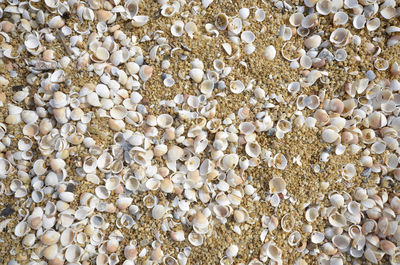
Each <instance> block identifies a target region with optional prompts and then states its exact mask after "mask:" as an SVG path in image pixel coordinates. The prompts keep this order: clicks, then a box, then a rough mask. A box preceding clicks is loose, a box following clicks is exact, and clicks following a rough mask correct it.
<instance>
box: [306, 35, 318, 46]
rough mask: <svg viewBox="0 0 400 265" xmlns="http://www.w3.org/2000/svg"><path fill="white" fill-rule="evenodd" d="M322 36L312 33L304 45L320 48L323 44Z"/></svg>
mask: <svg viewBox="0 0 400 265" xmlns="http://www.w3.org/2000/svg"><path fill="white" fill-rule="evenodd" d="M321 40H322V39H321V36H319V35H312V36H311V37H308V38H307V39H306V40H305V41H304V46H306V48H308V49H313V48H318V47H319V46H320V45H321Z"/></svg>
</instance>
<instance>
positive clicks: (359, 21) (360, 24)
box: [353, 15, 367, 29]
mask: <svg viewBox="0 0 400 265" xmlns="http://www.w3.org/2000/svg"><path fill="white" fill-rule="evenodd" d="M366 22H367V20H366V18H365V16H364V15H356V16H354V17H353V27H354V28H356V29H362V28H364V26H365V23H366Z"/></svg>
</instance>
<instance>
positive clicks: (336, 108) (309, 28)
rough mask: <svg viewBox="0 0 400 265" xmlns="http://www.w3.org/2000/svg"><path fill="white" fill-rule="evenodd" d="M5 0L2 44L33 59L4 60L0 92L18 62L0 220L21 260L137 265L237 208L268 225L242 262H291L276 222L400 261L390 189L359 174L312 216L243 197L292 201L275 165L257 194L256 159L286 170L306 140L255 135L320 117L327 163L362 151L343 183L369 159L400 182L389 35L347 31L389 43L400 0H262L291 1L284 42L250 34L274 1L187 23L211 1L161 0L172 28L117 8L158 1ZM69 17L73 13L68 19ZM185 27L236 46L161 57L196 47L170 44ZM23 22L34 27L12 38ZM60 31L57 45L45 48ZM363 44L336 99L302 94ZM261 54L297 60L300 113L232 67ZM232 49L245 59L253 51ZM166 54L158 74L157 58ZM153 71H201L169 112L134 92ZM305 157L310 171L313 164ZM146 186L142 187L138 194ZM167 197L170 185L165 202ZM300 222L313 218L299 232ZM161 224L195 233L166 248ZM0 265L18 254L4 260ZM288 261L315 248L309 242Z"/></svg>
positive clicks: (172, 234) (184, 252) (8, 55)
mask: <svg viewBox="0 0 400 265" xmlns="http://www.w3.org/2000/svg"><path fill="white" fill-rule="evenodd" d="M0 4H1V6H4V8H1V7H0V18H1V20H2V21H1V22H0V30H1V31H0V40H1V43H0V58H1V60H2V61H3V62H9V61H11V62H13V61H17V60H22V58H21V56H23V54H25V55H28V56H29V59H25V60H23V61H24V62H25V66H26V71H27V73H19V72H18V71H14V70H10V73H9V77H7V76H0V87H1V89H2V91H5V90H7V89H11V88H10V86H11V85H10V84H11V83H12V81H13V80H12V78H21V75H23V76H22V78H23V79H25V80H26V84H27V85H26V86H22V87H19V88H18V89H17V91H14V92H13V94H12V95H11V98H9V99H8V101H6V100H2V101H1V105H2V106H1V107H3V108H5V109H6V111H5V112H6V113H7V114H6V117H5V119H4V121H2V122H1V123H0V140H1V142H0V152H1V157H0V181H1V182H0V195H1V196H8V197H13V198H14V199H15V200H17V201H19V202H20V206H21V207H20V208H18V209H17V213H16V218H18V220H17V222H16V223H15V225H12V224H13V222H12V221H13V219H12V218H3V219H0V220H1V222H0V231H3V230H4V231H5V230H9V231H12V233H13V234H12V239H13V240H15V241H18V242H21V244H22V246H23V247H24V248H26V249H29V250H30V252H29V253H30V255H29V257H28V260H29V263H28V264H31V265H35V264H47V263H46V262H48V264H52V265H58V264H90V262H91V261H93V262H95V264H99V265H102V264H104V265H105V264H110V265H114V264H123V265H133V264H137V263H136V261H137V259H138V258H144V257H145V258H146V262H145V264H158V263H162V264H180V265H185V264H186V263H187V262H188V259H189V258H190V254H191V251H192V249H193V248H198V247H200V246H202V245H204V242H205V241H206V240H207V238H210V237H213V236H214V232H215V231H214V230H213V229H214V226H216V225H217V224H226V223H227V222H233V225H232V230H233V232H234V233H236V234H238V235H241V234H242V233H244V232H243V229H244V228H245V227H246V226H248V225H252V224H254V223H255V222H258V223H261V226H262V228H263V231H262V233H261V235H254V237H255V238H258V237H259V238H260V239H261V241H262V242H263V244H262V247H261V248H260V249H258V250H256V251H255V253H257V255H258V256H257V257H254V259H252V260H251V261H249V263H247V264H253V265H255V264H271V265H272V264H287V263H286V261H285V259H286V258H287V257H286V255H288V253H284V252H283V250H282V249H281V248H280V247H279V246H280V245H282V244H281V243H280V242H277V241H276V240H274V239H273V238H270V237H268V234H270V233H271V232H272V231H274V230H275V229H281V230H282V231H281V232H282V233H283V234H285V235H286V238H287V240H288V244H289V245H290V247H291V248H293V251H296V252H300V253H302V255H311V256H316V257H317V260H318V262H319V264H330V265H340V264H344V263H345V262H346V256H347V255H349V256H351V257H353V258H355V259H356V260H360V261H359V262H363V261H365V260H367V261H368V262H371V263H373V264H378V263H379V262H381V261H382V260H384V259H388V260H389V261H390V264H392V265H399V264H400V251H399V249H398V245H399V243H400V224H399V221H400V199H399V197H398V193H397V194H396V193H390V192H385V191H378V190H375V189H373V188H368V189H364V188H361V187H358V188H357V189H355V191H354V194H349V193H346V192H341V191H330V192H329V194H327V195H326V197H327V198H328V203H326V202H324V196H325V195H324V196H323V197H322V198H320V200H318V201H310V202H309V203H308V204H307V205H303V209H304V220H305V222H304V224H302V225H300V226H299V225H298V224H297V223H296V222H297V221H296V220H295V218H294V217H293V216H292V215H291V213H286V214H285V215H284V216H283V217H281V218H280V219H278V217H277V216H275V215H273V216H267V215H264V216H262V217H261V218H260V220H254V219H253V218H252V217H251V214H250V213H249V212H248V210H247V209H246V208H245V207H243V205H242V201H243V200H244V198H245V199H246V200H253V201H254V202H257V201H265V202H266V203H268V204H269V205H271V206H272V207H273V208H275V209H279V207H280V204H281V202H282V201H283V200H285V201H290V202H292V203H293V204H294V203H295V202H296V199H295V198H293V197H292V196H291V194H290V193H289V192H288V190H287V183H286V181H285V175H284V174H283V176H274V177H272V178H271V179H270V180H269V182H268V188H267V189H266V192H265V193H262V192H261V193H260V192H258V191H257V189H256V188H255V187H254V186H255V185H254V183H252V179H251V178H248V177H247V173H246V172H247V170H250V169H251V168H257V167H259V166H261V165H262V166H264V167H270V168H274V169H277V170H280V171H282V172H284V170H285V169H286V167H287V166H288V164H289V163H293V164H295V165H297V166H301V165H302V162H301V157H300V156H296V155H295V154H293V155H291V156H290V157H288V155H285V154H282V153H280V152H277V151H276V150H269V149H268V147H266V146H263V145H262V144H261V142H260V141H259V136H260V135H262V134H267V135H269V136H271V137H276V141H280V140H281V139H283V138H285V137H286V136H285V135H286V134H288V133H290V132H291V131H292V130H293V129H294V128H296V129H300V128H302V127H306V128H308V129H313V130H315V131H318V132H319V133H320V136H321V141H322V142H324V143H326V144H328V145H329V146H330V147H331V148H328V149H326V150H324V151H323V152H321V154H320V162H321V164H323V163H329V159H330V157H331V156H340V155H345V154H348V153H350V154H352V155H358V156H359V157H360V159H359V161H355V162H354V163H347V164H345V165H343V168H342V170H341V172H337V174H339V175H340V176H341V179H340V181H342V182H346V183H349V184H351V182H352V179H353V178H354V177H355V176H356V175H361V176H363V177H365V178H369V177H370V175H371V174H373V175H374V176H378V177H376V178H375V179H374V182H375V184H376V185H385V187H388V188H391V187H394V186H395V185H396V183H397V182H398V181H400V168H399V165H398V164H399V157H398V154H399V143H398V137H399V132H400V117H398V115H399V105H400V94H399V90H400V82H399V81H398V80H397V79H396V78H398V76H399V74H400V69H399V65H398V64H397V62H393V63H392V64H390V63H389V61H388V60H386V59H384V58H387V57H383V56H382V54H381V52H382V48H381V47H379V44H380V43H381V39H376V40H371V42H368V43H366V44H365V43H362V41H363V40H364V39H363V38H362V37H361V36H357V35H355V34H353V33H354V32H357V31H361V30H363V29H364V28H365V29H366V30H367V31H368V32H373V31H376V30H378V29H379V27H380V25H381V23H382V24H383V25H385V26H386V29H385V31H386V34H387V35H388V36H386V37H387V38H386V39H385V40H386V43H385V45H387V46H388V47H390V46H395V45H398V42H399V40H400V35H399V34H400V27H398V23H397V24H396V23H395V22H393V23H392V21H395V20H396V19H397V21H398V19H399V17H400V9H399V7H398V3H396V1H394V0H386V1H375V0H360V1H357V0H344V1H339V0H319V1H316V0H306V1H304V6H294V5H291V4H290V3H287V2H285V1H276V0H275V1H270V2H269V3H267V4H268V5H272V6H274V7H273V8H274V9H273V10H275V11H276V12H281V11H280V10H282V9H284V10H287V12H290V14H291V15H290V18H289V20H288V21H287V25H282V26H281V27H280V28H279V29H277V32H276V33H277V35H278V36H279V37H280V38H281V40H282V46H281V47H274V46H273V45H272V44H270V43H265V47H262V49H261V50H260V49H257V47H256V45H255V41H256V38H257V37H258V35H259V32H252V31H251V30H249V29H248V28H249V25H250V24H251V23H259V24H263V23H266V22H267V18H268V16H269V14H268V13H267V12H266V11H265V10H264V9H262V8H259V7H252V8H241V9H240V10H238V11H237V14H235V16H233V17H230V16H228V15H226V14H225V13H218V14H217V15H216V17H215V20H213V21H209V23H206V24H205V25H198V24H196V23H195V22H194V21H191V18H192V17H193V15H195V14H198V13H200V12H201V10H207V8H209V7H212V6H216V5H218V3H216V2H213V1H212V0H203V1H201V3H195V2H191V4H190V5H191V7H190V9H189V10H190V11H185V12H181V9H183V8H184V7H185V5H188V4H187V3H186V1H167V0H159V1H158V3H157V4H158V5H159V13H160V16H162V17H166V18H174V22H173V23H172V24H171V25H168V29H169V31H168V32H163V31H161V30H160V31H156V32H148V33H144V35H143V36H135V35H132V32H127V31H124V29H123V28H121V25H120V24H118V23H116V22H118V21H123V22H124V23H127V24H129V26H130V27H133V28H139V27H143V26H145V25H146V24H147V23H151V19H150V17H148V16H145V15H140V11H141V10H140V6H141V5H144V4H146V3H145V1H142V2H140V1H139V0H127V1H119V0H113V1H99V0H89V1H78V0H69V1H64V2H61V1H59V0H45V1H44V3H41V1H37V0H30V1H28V2H26V1H25V2H20V1H18V0H14V1H11V0H8V1H6V3H0ZM221 11H222V9H221ZM68 16H74V17H75V18H76V20H77V21H79V22H76V23H73V24H72V25H71V24H70V23H68V18H67V17H68ZM323 16H326V17H332V18H333V21H332V27H333V29H332V32H331V33H330V34H328V38H327V39H324V38H325V36H326V34H324V32H321V31H319V30H318V26H319V19H320V18H321V17H323ZM383 21H384V23H383ZM93 25H95V27H93ZM396 25H397V26H396ZM349 27H353V28H352V29H351V30H349ZM262 30H263V29H262ZM352 32H353V33H352ZM183 35H187V36H188V37H189V38H190V39H194V38H196V37H199V36H201V37H202V38H204V39H206V40H211V39H212V38H220V37H221V36H223V35H228V37H229V38H228V40H227V41H226V42H223V43H222V44H221V53H224V54H225V55H226V56H227V57H226V59H225V60H224V59H223V58H224V57H221V58H222V59H221V58H217V59H215V60H213V61H212V62H211V63H210V64H205V63H204V62H203V61H202V60H201V59H200V58H192V59H191V60H190V66H191V68H190V69H182V71H180V72H178V73H174V72H171V71H169V69H170V67H171V62H170V61H169V60H168V59H165V58H178V60H187V59H188V58H187V57H186V56H185V55H184V54H183V53H182V51H183V50H190V47H186V46H184V45H182V46H181V47H176V46H175V45H173V44H172V40H175V39H176V38H180V37H182V36H183ZM15 37H20V38H22V39H23V40H24V42H23V43H21V44H20V45H17V46H16V45H13V38H15ZM295 37H296V38H297V37H300V38H304V39H303V46H301V47H297V46H296V44H295V43H297V42H294V41H293V39H294V38H295ZM58 41H59V42H60V43H61V45H62V47H61V49H63V51H64V53H65V54H62V56H60V54H57V53H56V49H55V48H54V49H51V48H48V47H51V46H52V45H53V44H55V43H57V42H58ZM150 41H152V42H153V43H154V45H153V46H152V47H151V49H149V50H148V51H147V50H144V49H142V46H141V45H142V43H146V42H150ZM362 45H365V46H366V48H367V51H368V53H369V54H370V56H371V57H372V58H373V62H374V63H373V66H374V68H373V69H368V70H366V71H365V72H364V73H356V72H354V73H349V74H350V75H353V76H360V75H364V76H365V77H363V78H354V79H353V81H351V82H348V83H347V84H346V86H345V87H343V88H342V89H341V90H342V92H343V93H342V94H343V95H344V96H343V98H345V99H344V100H340V99H338V98H336V97H333V98H328V97H327V96H326V94H327V93H326V92H327V91H326V90H324V89H321V90H320V91H319V93H318V94H310V93H309V91H310V90H308V89H307V88H309V87H312V86H315V85H317V84H322V85H328V84H330V73H329V71H328V70H320V69H322V68H323V67H324V66H325V64H327V63H334V62H343V61H346V60H349V59H351V60H356V61H359V62H360V63H361V58H360V57H359V56H354V57H352V58H347V57H348V54H347V51H346V47H348V46H351V47H352V48H353V49H359V47H361V46H362ZM277 51H278V52H277ZM255 53H260V56H262V58H264V59H265V60H267V61H268V62H269V63H273V62H274V60H276V59H277V57H278V56H282V57H283V58H284V60H285V62H287V64H289V65H290V67H291V68H292V69H301V73H302V75H301V76H300V77H299V79H298V80H292V81H291V82H290V83H288V84H282V85H283V86H284V87H285V89H287V90H288V92H289V94H290V95H292V96H293V98H295V100H294V102H293V104H294V105H295V107H296V109H297V110H296V112H295V113H294V114H293V115H292V116H290V117H288V118H286V119H277V120H275V119H273V116H272V114H271V112H272V109H273V108H274V107H275V104H278V103H280V102H282V101H284V100H285V99H283V98H282V96H281V95H277V94H274V93H270V94H267V91H266V89H264V88H262V87H260V86H256V81H255V80H254V79H252V80H250V81H246V80H244V79H242V80H240V79H236V78H234V77H232V75H231V73H232V71H233V69H234V68H236V64H237V62H238V61H240V58H241V57H242V56H252V55H254V54H255ZM205 65H210V68H207V67H206V66H205ZM240 65H241V66H243V67H247V66H246V62H245V61H240ZM156 66H157V67H158V66H160V68H161V70H162V71H163V73H157V74H156V73H155V69H156ZM71 69H77V70H79V71H85V72H88V73H89V74H90V76H96V77H97V78H98V80H99V81H98V82H96V83H94V82H89V83H87V84H85V85H84V86H82V87H76V86H75V85H74V82H73V79H74V78H75V77H74V76H72V75H71V74H69V73H70V72H71ZM378 72H389V73H390V76H391V79H379V78H378V77H377V76H379V73H378ZM156 75H161V77H162V84H163V85H164V86H165V87H166V88H171V87H172V88H174V86H176V82H177V80H178V79H179V80H186V81H187V82H191V85H192V86H193V87H194V88H195V90H196V92H193V94H191V95H186V94H185V95H183V94H176V95H173V99H171V100H160V101H159V106H161V107H162V109H163V110H164V113H161V114H157V115H155V114H153V113H152V109H151V108H149V107H148V105H146V104H144V103H143V101H144V99H143V95H142V93H143V91H144V90H145V89H146V82H147V81H149V80H150V79H152V78H155V76H156ZM244 93H247V94H250V95H251V96H250V99H249V102H247V104H246V105H244V106H242V107H240V108H239V109H238V110H237V111H236V112H235V113H229V114H226V115H225V117H224V119H221V118H218V115H217V113H216V112H217V105H218V102H219V100H217V98H223V97H225V96H226V95H232V94H233V95H236V94H244ZM257 102H261V103H262V104H263V108H262V110H261V111H258V112H257V113H253V111H252V110H251V108H250V107H249V106H251V105H255V104H256V103H257ZM96 119H106V120H107V125H108V127H109V129H110V130H111V131H112V135H111V136H110V138H111V140H110V144H109V145H107V146H103V145H102V143H101V142H100V141H99V140H97V141H96V139H95V137H92V135H91V128H90V127H91V126H93V121H94V120H96ZM15 126H20V128H21V136H15V135H13V134H12V132H10V130H9V128H11V127H13V128H15ZM101 129H104V128H99V130H101ZM104 130H105V129H104ZM241 146H242V147H243V148H240V147H241ZM239 149H240V150H241V149H243V152H238V150H239ZM83 153H84V154H85V155H84V156H82V155H81V154H83ZM159 161H162V163H160V162H159ZM69 163H71V164H73V165H70V164H69ZM360 168H362V169H361V170H362V171H360ZM71 169H73V172H71ZM312 170H314V171H315V173H316V174H317V173H318V172H320V170H321V166H319V165H315V166H314V167H313V169H312ZM78 179H82V180H85V181H86V182H88V183H91V184H92V185H93V187H94V188H93V192H89V191H88V192H84V193H82V194H78V196H77V194H76V193H75V192H74V191H75V190H77V189H78V188H79V185H80V182H79V180H78ZM330 184H331V183H330V182H329V181H328V180H327V181H326V182H321V187H322V188H323V189H324V190H327V189H328V188H329V185H330ZM168 195H174V196H168ZM139 196H142V197H143V199H142V201H141V205H136V204H135V203H134V199H135V198H137V197H139ZM111 198H113V200H111ZM166 198H174V199H173V200H170V201H168V200H167V202H165V199H166ZM144 208H145V209H148V212H150V215H151V217H152V218H153V219H154V220H155V221H156V222H159V223H160V224H161V230H162V231H158V230H156V229H154V231H152V232H153V238H154V240H152V241H151V242H147V243H146V242H145V243H143V242H136V240H135V239H134V238H128V239H129V244H128V245H126V244H125V245H122V243H121V242H122V241H124V239H126V238H127V235H125V234H124V233H123V232H121V231H123V230H124V229H132V230H133V229H138V228H139V227H140V224H141V218H143V215H144V214H145V212H144ZM110 214H111V215H113V216H115V218H114V219H115V222H114V223H113V224H110V223H109V222H108V221H107V218H106V216H108V215H110ZM317 220H320V221H321V220H322V221H324V223H325V227H324V231H318V229H316V227H315V226H313V225H312V224H313V222H316V221H317ZM182 227H185V229H183V228H182ZM299 227H300V228H302V229H303V231H298V230H296V229H297V228H299ZM110 228H112V229H110ZM161 232H162V233H166V234H168V235H169V240H172V241H175V242H187V243H188V244H187V246H186V247H184V248H181V249H179V251H178V254H176V255H172V253H166V251H165V248H164V244H167V243H168V242H165V241H164V242H163V240H162V239H161V237H160V233H161ZM304 235H306V237H305V236H304ZM0 240H1V241H2V242H5V241H4V240H3V239H0ZM125 241H126V240H125ZM163 243H164V244H163ZM12 252H13V251H11V253H12ZM224 254H225V255H224V257H222V259H221V261H220V263H221V264H233V263H234V262H235V259H236V257H237V256H238V254H240V247H239V246H238V245H235V244H232V245H230V246H229V247H228V248H227V249H226V251H225V253H224ZM385 256H387V257H385ZM121 257H123V260H120V259H121ZM8 264H18V263H17V261H16V260H14V259H12V260H11V261H10V262H9V263H8ZM235 264H239V263H235ZM296 264H306V261H305V259H303V258H300V259H298V260H297V263H296ZM313 264H314V263H313ZM359 264H361V263H359Z"/></svg>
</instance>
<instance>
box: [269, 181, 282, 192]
mask: <svg viewBox="0 0 400 265" xmlns="http://www.w3.org/2000/svg"><path fill="white" fill-rule="evenodd" d="M285 189H286V182H285V180H284V179H283V178H281V177H274V178H272V179H271V180H270V181H269V191H270V192H271V193H282V192H284V191H285Z"/></svg>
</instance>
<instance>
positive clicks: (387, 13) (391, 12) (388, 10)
mask: <svg viewBox="0 0 400 265" xmlns="http://www.w3.org/2000/svg"><path fill="white" fill-rule="evenodd" d="M380 13H381V15H382V17H384V18H386V19H391V18H394V17H395V16H398V12H397V10H396V8H394V7H393V6H386V7H385V8H383V9H382V10H381V12H380Z"/></svg>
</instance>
